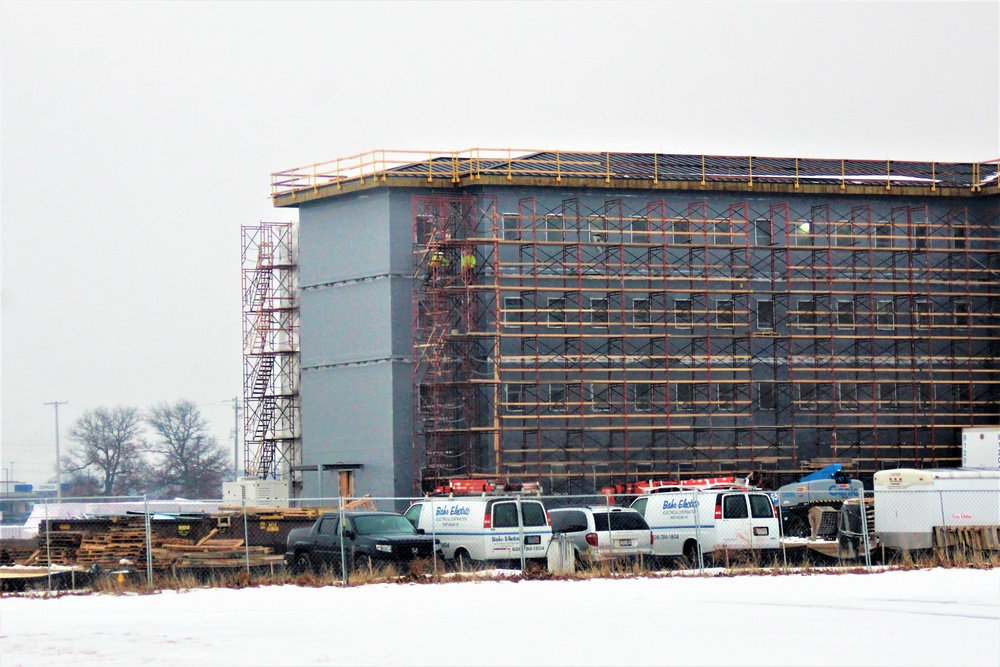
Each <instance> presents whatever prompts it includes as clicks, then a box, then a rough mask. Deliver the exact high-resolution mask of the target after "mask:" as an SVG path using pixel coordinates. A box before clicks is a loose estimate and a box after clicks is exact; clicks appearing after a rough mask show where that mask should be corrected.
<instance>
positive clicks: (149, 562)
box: [142, 493, 153, 588]
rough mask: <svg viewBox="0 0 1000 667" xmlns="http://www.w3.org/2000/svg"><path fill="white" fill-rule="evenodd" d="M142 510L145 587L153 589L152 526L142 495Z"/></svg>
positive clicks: (146, 504) (146, 498)
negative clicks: (144, 544) (144, 534)
mask: <svg viewBox="0 0 1000 667" xmlns="http://www.w3.org/2000/svg"><path fill="white" fill-rule="evenodd" d="M142 508H143V515H144V516H145V517H146V521H145V524H146V525H145V526H144V527H145V529H146V587H147V588H152V587H153V539H152V535H151V533H152V530H153V524H152V521H151V520H150V517H149V497H148V496H147V495H146V494H145V493H144V494H142Z"/></svg>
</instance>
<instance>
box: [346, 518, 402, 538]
mask: <svg viewBox="0 0 1000 667" xmlns="http://www.w3.org/2000/svg"><path fill="white" fill-rule="evenodd" d="M354 531H355V532H356V533H357V534H358V535H388V534H395V533H402V534H404V535H414V534H416V532H417V529H416V528H414V527H413V524H412V523H410V522H409V521H407V520H406V518H405V517H402V516H399V515H398V514H375V515H373V516H356V517H354Z"/></svg>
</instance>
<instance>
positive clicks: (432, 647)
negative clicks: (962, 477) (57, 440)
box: [0, 569, 1000, 667]
mask: <svg viewBox="0 0 1000 667" xmlns="http://www.w3.org/2000/svg"><path fill="white" fill-rule="evenodd" d="M0 664H3V666H4V667H14V666H15V665H101V666H102V667H112V666H115V665H179V666H183V667H188V666H194V665H213V666H215V665H239V666H241V667H245V666H248V665H325V664H377V665H613V664H626V665H665V664H674V665H677V664H681V665H694V664H720V665H754V664H766V665H852V666H856V665H873V664H878V665H934V666H940V665H993V666H995V665H998V664H1000V570H989V571H984V570H960V569H947V570H945V569H939V570H930V571H910V572H883V573H877V574H846V575H830V574H811V575H787V576H740V577H723V576H716V577H686V576H674V577H664V578H653V579H628V580H589V581H521V582H503V581H480V582H458V583H449V584H437V585H413V584H404V585H395V584H373V585H368V586H359V587H351V588H336V587H328V588H296V587H294V586H274V587H267V588H257V589H245V590H225V589H223V590H219V589H213V590H195V591H190V592H185V593H160V594H154V595H143V596H135V595H131V596H109V595H89V596H67V597H62V598H58V599H38V598H34V599H32V598H17V597H7V598H4V599H2V600H0Z"/></svg>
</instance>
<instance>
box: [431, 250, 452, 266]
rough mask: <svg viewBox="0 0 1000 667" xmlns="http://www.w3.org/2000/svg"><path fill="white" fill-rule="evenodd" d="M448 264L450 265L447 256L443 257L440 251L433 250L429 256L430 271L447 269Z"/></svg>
mask: <svg viewBox="0 0 1000 667" xmlns="http://www.w3.org/2000/svg"><path fill="white" fill-rule="evenodd" d="M449 264H451V261H450V260H449V259H448V256H447V255H445V254H444V253H443V252H442V251H440V250H435V251H434V252H433V253H432V254H431V261H430V267H431V268H432V269H443V268H447V266H448V265H449Z"/></svg>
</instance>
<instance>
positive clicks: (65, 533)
mask: <svg viewBox="0 0 1000 667" xmlns="http://www.w3.org/2000/svg"><path fill="white" fill-rule="evenodd" d="M82 538H83V533H81V532H77V531H69V530H53V531H52V532H50V533H49V534H48V540H46V536H45V533H44V532H43V533H41V534H40V535H39V536H38V544H39V545H40V546H39V547H38V549H36V550H35V551H34V552H33V553H32V554H31V555H30V556H28V557H27V558H26V559H24V560H23V564H24V565H72V564H73V563H74V562H76V553H77V549H79V547H80V542H81V539H82ZM46 542H47V543H46Z"/></svg>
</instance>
